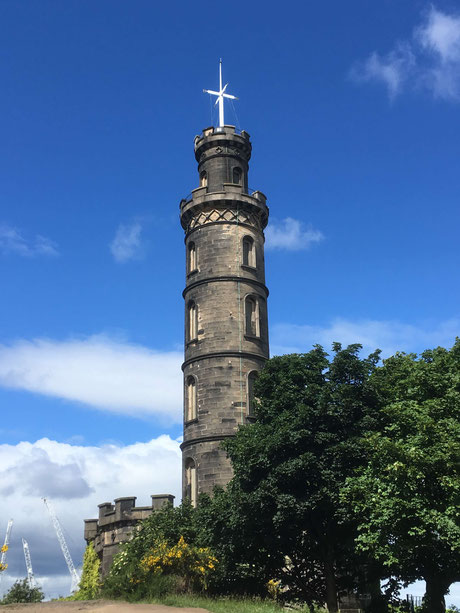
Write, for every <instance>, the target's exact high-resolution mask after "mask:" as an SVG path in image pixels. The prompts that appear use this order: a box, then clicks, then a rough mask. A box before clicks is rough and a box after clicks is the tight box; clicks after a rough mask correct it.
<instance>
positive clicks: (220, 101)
mask: <svg viewBox="0 0 460 613" xmlns="http://www.w3.org/2000/svg"><path fill="white" fill-rule="evenodd" d="M227 87H228V83H226V84H225V85H224V87H222V60H220V61H219V91H218V92H215V91H214V90H212V89H204V90H203V91H204V93H205V94H211V96H217V100H216V105H217V104H218V105H219V128H223V127H224V125H225V121H224V98H228V99H229V100H238V98H237V97H236V96H232V94H227V93H225V90H226V89H227Z"/></svg>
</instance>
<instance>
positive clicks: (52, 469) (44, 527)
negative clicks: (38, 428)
mask: <svg viewBox="0 0 460 613" xmlns="http://www.w3.org/2000/svg"><path fill="white" fill-rule="evenodd" d="M0 466H1V467H2V472H1V473H0V491H1V492H3V493H2V495H1V499H2V514H1V524H0V535H1V538H2V542H3V534H4V531H5V529H6V523H7V520H8V518H9V517H12V518H13V519H14V525H13V531H12V538H11V543H10V549H9V551H8V554H7V556H8V557H7V562H8V570H7V571H6V572H5V573H4V576H3V578H2V583H1V590H2V591H3V592H5V591H6V590H7V589H8V587H9V586H10V585H11V584H12V583H13V582H14V580H15V579H17V578H23V577H24V576H25V574H26V571H25V565H24V556H23V552H22V544H21V538H22V537H23V538H25V539H26V540H27V541H28V543H29V547H30V552H31V557H32V564H33V568H34V573H35V575H36V577H37V579H38V580H39V583H40V584H41V585H42V586H43V588H44V589H45V591H46V593H47V595H48V596H52V597H54V596H58V595H60V594H61V595H62V594H63V595H66V594H68V592H69V589H70V576H69V575H68V574H67V573H66V570H67V569H66V565H65V561H64V558H63V557H62V553H61V551H60V549H59V545H58V542H57V539H56V535H55V533H54V530H53V528H52V525H51V521H50V518H49V515H48V514H47V511H46V508H45V506H44V504H43V501H42V500H41V497H42V496H49V497H50V498H51V499H52V503H53V506H54V508H55V510H56V513H57V515H58V517H59V519H60V521H61V524H62V526H63V531H64V535H65V536H66V540H67V544H68V546H69V549H70V552H71V555H72V557H73V561H74V563H75V565H76V566H79V565H80V564H81V560H82V555H83V551H84V547H85V542H84V540H83V520H84V519H87V518H93V517H97V512H98V509H97V505H98V504H100V503H101V502H105V501H113V499H114V498H118V497H121V496H137V497H138V500H137V502H136V504H137V505H138V506H144V505H150V504H151V499H150V495H151V494H163V493H170V494H173V495H175V496H176V502H180V499H179V497H180V472H181V468H180V467H181V453H180V449H179V443H178V442H177V441H174V440H172V439H171V438H170V437H169V436H166V435H162V436H160V437H158V438H156V439H153V440H151V441H149V442H146V443H135V444H133V445H126V446H124V447H122V446H116V445H104V446H101V447H83V446H78V445H69V444H66V443H59V442H56V441H51V440H49V439H41V440H39V441H37V442H35V443H29V442H21V443H19V444H17V445H0ZM32 466H35V468H34V471H35V472H34V475H29V477H28V478H26V479H23V478H20V479H18V475H22V476H24V475H26V474H27V472H28V471H29V470H30V468H31V467H32ZM45 474H47V478H45ZM37 475H38V479H37V481H36V483H35V484H34V485H33V487H32V489H31V483H32V481H33V480H34V476H37ZM64 476H65V480H66V481H68V482H67V483H66V484H64ZM56 483H58V484H61V485H62V486H63V487H62V488H61V489H60V490H59V487H58V488H57V489H56V487H55V485H53V484H56ZM82 483H84V484H85V487H84V488H82V487H81V484H82ZM75 484H76V487H75V489H74V490H73V486H74V485H75Z"/></svg>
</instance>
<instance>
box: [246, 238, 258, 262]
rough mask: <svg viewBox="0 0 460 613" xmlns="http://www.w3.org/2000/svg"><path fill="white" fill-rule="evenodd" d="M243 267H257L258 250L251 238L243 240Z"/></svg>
mask: <svg viewBox="0 0 460 613" xmlns="http://www.w3.org/2000/svg"><path fill="white" fill-rule="evenodd" d="M243 266H252V267H253V268H255V266H256V250H255V247H254V239H253V238H252V237H251V236H245V237H244V238H243Z"/></svg>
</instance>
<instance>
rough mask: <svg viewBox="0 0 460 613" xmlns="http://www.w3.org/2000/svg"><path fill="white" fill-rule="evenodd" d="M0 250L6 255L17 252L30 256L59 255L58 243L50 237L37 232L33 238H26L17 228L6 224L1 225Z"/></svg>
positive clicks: (16, 253)
mask: <svg viewBox="0 0 460 613" xmlns="http://www.w3.org/2000/svg"><path fill="white" fill-rule="evenodd" d="M0 251H1V252H2V253H3V254H5V255H6V254H15V255H20V256H22V257H29V258H31V257H36V256H40V255H46V256H57V255H59V252H58V250H57V245H56V243H54V242H53V241H51V240H50V239H49V238H46V237H45V236H42V235H41V234H37V235H36V236H35V237H34V238H33V239H26V238H24V236H23V235H22V234H21V232H19V230H18V229H17V228H13V227H12V226H8V225H6V224H2V225H0Z"/></svg>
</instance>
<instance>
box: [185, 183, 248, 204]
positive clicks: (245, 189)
mask: <svg viewBox="0 0 460 613" xmlns="http://www.w3.org/2000/svg"><path fill="white" fill-rule="evenodd" d="M225 185H231V186H232V187H239V188H241V193H242V194H247V195H248V196H252V195H254V194H255V193H256V192H258V191H260V190H258V189H253V188H252V187H244V186H242V185H238V184H237V183H226V184H225ZM203 187H204V186H203ZM197 189H199V188H197ZM224 191H225V188H222V189H218V190H214V191H209V189H207V190H206V193H207V194H220V193H221V192H224ZM192 199H193V192H190V193H189V194H187V195H186V196H185V197H184V198H182V201H183V200H185V201H186V202H188V201H189V200H192Z"/></svg>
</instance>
